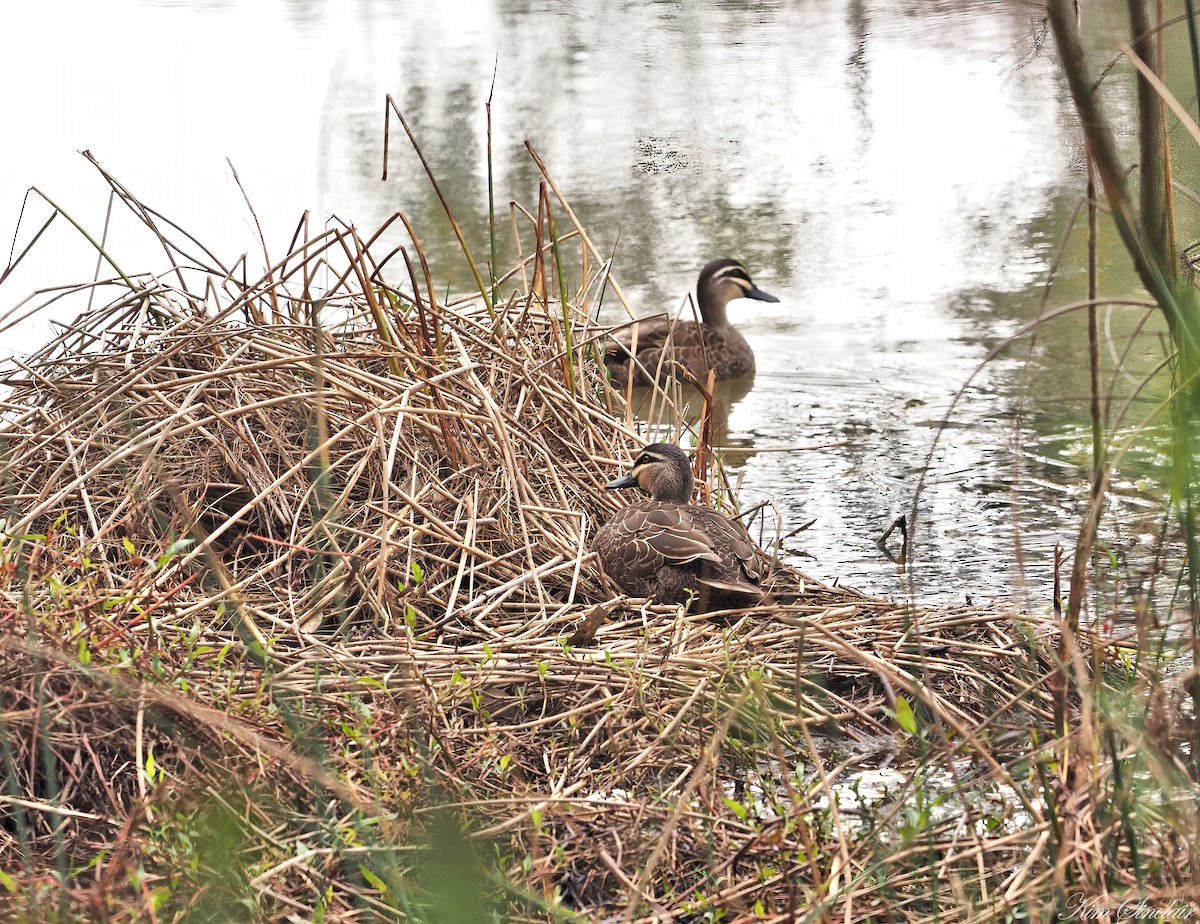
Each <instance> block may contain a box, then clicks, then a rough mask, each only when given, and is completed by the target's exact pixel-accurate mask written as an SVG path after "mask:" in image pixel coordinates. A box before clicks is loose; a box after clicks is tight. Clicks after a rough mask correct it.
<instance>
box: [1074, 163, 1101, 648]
mask: <svg viewBox="0 0 1200 924" xmlns="http://www.w3.org/2000/svg"><path fill="white" fill-rule="evenodd" d="M1087 164H1088V179H1087V216H1088V223H1087V227H1088V269H1087V286H1088V302H1089V304H1088V369H1089V372H1090V379H1089V385H1090V388H1089V391H1090V395H1091V403H1090V409H1091V419H1092V488H1091V493H1090V495H1089V498H1088V508H1087V512H1086V513H1085V515H1084V519H1083V522H1082V523H1081V524H1080V527H1079V538H1078V540H1077V541H1076V543H1075V559H1074V562H1073V563H1072V566H1071V587H1070V591H1069V597H1068V599H1067V625H1068V626H1069V627H1070V630H1071V633H1072V635H1077V634H1078V633H1079V614H1080V611H1081V610H1082V609H1083V592H1084V587H1085V585H1086V582H1087V565H1088V561H1090V559H1091V557H1092V549H1093V547H1094V546H1095V543H1096V534H1097V533H1098V532H1099V529H1100V517H1101V515H1102V513H1103V511H1104V491H1105V487H1106V484H1107V480H1108V461H1107V458H1106V452H1105V446H1104V415H1103V411H1102V409H1101V397H1100V334H1099V325H1098V324H1097V319H1096V299H1097V297H1098V290H1099V285H1098V276H1099V263H1100V259H1099V246H1100V245H1099V241H1100V209H1099V203H1098V202H1097V201H1096V192H1097V190H1096V168H1095V164H1094V163H1093V162H1092V158H1091V155H1090V153H1089V155H1088V159H1087Z"/></svg>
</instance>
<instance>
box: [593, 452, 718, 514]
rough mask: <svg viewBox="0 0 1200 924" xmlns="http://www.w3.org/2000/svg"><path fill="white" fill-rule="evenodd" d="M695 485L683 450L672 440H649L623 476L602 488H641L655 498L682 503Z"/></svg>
mask: <svg viewBox="0 0 1200 924" xmlns="http://www.w3.org/2000/svg"><path fill="white" fill-rule="evenodd" d="M695 484H696V481H695V479H694V478H693V477H692V466H691V463H690V462H689V461H688V457H687V453H686V452H684V451H683V450H682V449H680V448H679V447H678V446H676V445H674V444H673V443H651V444H650V445H649V446H647V447H646V448H645V449H643V450H642V451H641V452H640V453H638V457H637V458H636V459H635V460H634V462H633V468H631V469H630V470H629V473H628V474H627V475H624V476H623V477H621V478H618V479H617V480H616V481H610V482H609V483H608V484H606V485H605V486H604V487H605V488H608V489H610V490H619V489H621V488H641V489H642V490H643V491H645V492H646V493H647V494H649V495H650V496H651V497H652V498H653V499H654V500H656V501H663V502H666V503H674V504H686V503H688V501H690V500H691V498H692V488H694V487H695Z"/></svg>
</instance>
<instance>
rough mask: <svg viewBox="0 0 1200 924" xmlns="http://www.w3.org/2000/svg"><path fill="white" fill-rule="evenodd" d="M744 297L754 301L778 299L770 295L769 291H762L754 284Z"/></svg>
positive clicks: (774, 300)
mask: <svg viewBox="0 0 1200 924" xmlns="http://www.w3.org/2000/svg"><path fill="white" fill-rule="evenodd" d="M746 298H752V299H754V300H755V301H759V302H777V301H779V299H777V298H776V297H775V296H774V295H771V294H770V293H769V292H764V291H763V290H762V289H760V288H759V287H758V286H754V287H753V288H752V289H751V290H750V291H749V292H747V293H746Z"/></svg>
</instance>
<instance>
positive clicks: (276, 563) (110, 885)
mask: <svg viewBox="0 0 1200 924" xmlns="http://www.w3.org/2000/svg"><path fill="white" fill-rule="evenodd" d="M539 227H540V226H539ZM546 241H547V239H543V238H541V237H539V240H538V246H537V247H535V249H534V255H533V256H532V257H530V258H527V259H525V260H523V261H522V262H521V263H520V265H519V266H518V267H517V269H516V270H514V271H513V273H511V274H509V276H508V277H507V279H505V280H501V281H500V282H499V283H498V285H497V286H496V287H495V288H494V289H493V290H492V291H491V292H490V293H489V295H492V294H494V293H499V292H504V291H507V292H508V293H509V294H508V295H505V296H504V297H498V296H497V297H495V298H494V303H493V302H491V301H489V303H488V304H485V303H484V300H483V298H482V297H480V296H479V295H478V294H476V296H475V297H474V298H473V299H466V300H463V301H460V302H455V303H450V304H446V303H443V302H439V300H438V299H437V298H436V297H435V295H434V290H433V286H432V284H427V285H425V286H424V287H422V286H420V285H418V283H417V274H416V273H413V272H411V265H410V272H409V274H408V275H407V276H406V278H405V283H406V284H405V285H403V286H400V285H393V284H392V283H391V282H389V281H388V280H387V279H386V278H385V274H384V272H383V266H382V264H380V263H377V262H376V261H375V260H374V259H373V258H372V256H371V253H370V246H369V242H364V241H362V240H361V239H359V238H358V237H357V235H355V234H354V233H353V232H352V231H339V232H336V233H330V234H327V235H322V236H318V237H316V238H314V239H312V240H307V241H305V242H304V243H303V244H302V245H300V246H297V247H295V248H293V250H292V252H291V253H290V254H289V255H288V257H287V258H286V259H284V260H283V261H282V262H280V263H277V264H276V265H275V266H274V267H273V269H272V270H271V271H270V272H269V273H267V274H266V275H265V276H264V277H263V278H262V279H260V280H258V281H257V282H245V281H243V282H235V281H234V277H233V275H232V274H230V273H229V272H228V271H226V270H225V268H223V267H219V266H211V265H210V266H204V265H201V266H189V267H187V268H184V267H183V266H182V264H181V263H176V264H175V265H174V266H173V267H172V269H171V272H169V273H166V274H162V275H159V276H154V277H138V278H137V279H132V278H130V277H123V278H121V279H114V280H111V281H110V282H109V283H107V284H104V285H99V284H97V285H96V286H93V287H85V288H96V289H104V288H111V287H112V286H116V288H117V290H118V292H119V294H118V296H117V297H116V298H114V299H112V300H111V301H110V302H109V303H108V304H107V305H106V306H105V307H103V308H99V309H95V310H90V311H87V312H84V313H83V314H82V315H81V316H80V317H79V318H78V319H77V320H76V321H75V322H74V323H72V324H71V325H70V326H69V327H68V328H66V329H65V332H64V333H63V334H62V335H61V336H59V337H58V338H57V339H56V340H54V341H53V342H52V343H50V344H49V345H48V346H47V347H45V348H44V349H43V350H41V351H40V352H38V353H37V354H36V355H34V356H32V357H30V358H28V359H27V360H21V361H14V363H13V364H11V365H10V367H9V368H8V369H7V370H6V375H5V379H4V386H5V387H6V388H7V389H8V394H7V396H6V397H5V398H4V400H3V404H2V413H3V418H2V419H3V425H2V429H0V449H2V451H3V467H2V478H0V484H2V485H3V492H4V505H3V517H4V523H3V530H2V536H0V541H2V543H3V544H2V546H0V556H2V557H0V566H2V570H0V574H2V583H0V633H2V636H0V675H2V677H3V683H0V708H2V713H0V723H2V725H0V729H2V731H3V735H4V747H3V753H2V754H0V757H2V759H3V770H4V773H3V775H4V778H5V794H4V796H3V805H4V809H3V814H2V816H0V817H2V821H0V869H2V870H3V874H4V880H3V881H4V882H5V883H12V884H14V888H16V885H15V884H19V885H20V888H21V889H23V890H24V891H23V892H22V893H21V894H25V895H36V894H37V893H38V890H39V889H41V890H44V891H45V893H46V894H47V895H53V896H56V899H55V900H56V901H57V902H58V903H59V904H58V907H60V908H61V914H62V918H63V919H73V918H74V917H80V918H84V917H91V918H98V919H104V920H133V919H139V920H140V919H143V918H142V917H141V915H142V914H143V913H146V912H147V911H149V913H150V914H152V915H153V916H155V917H156V919H158V920H181V919H184V918H187V917H188V916H189V915H191V914H199V915H201V917H204V916H205V915H208V917H205V918H204V919H212V920H218V919H220V920H259V919H261V920H280V921H282V920H310V919H321V920H326V921H333V920H341V921H352V920H372V919H377V918H378V919H399V920H426V919H428V920H463V921H468V920H488V919H494V920H572V919H578V920H584V919H606V920H608V919H612V920H622V919H623V920H639V921H644V920H666V919H672V920H681V921H700V920H717V919H723V917H722V916H724V919H734V918H738V917H739V915H740V916H741V917H740V918H739V919H741V920H748V919H751V918H752V917H755V916H762V917H763V918H771V919H776V920H789V919H796V920H798V919H799V917H797V915H798V914H800V910H802V909H805V908H809V907H825V908H826V909H833V908H834V907H836V908H837V912H836V913H837V915H838V916H839V917H841V918H843V919H844V920H847V921H852V920H865V919H867V918H872V919H877V918H879V917H884V918H889V919H905V920H910V919H911V920H917V919H923V918H924V917H926V916H928V915H929V914H930V913H935V914H936V913H938V912H937V909H938V908H940V909H942V910H943V912H944V911H945V909H947V908H957V909H960V910H961V914H959V913H958V912H956V913H955V914H956V916H969V915H970V914H976V915H983V916H987V914H991V913H995V914H1004V913H1007V912H1008V911H1010V910H1011V909H1012V908H1014V907H1017V906H1018V905H1020V904H1021V902H1022V901H1025V900H1026V898H1025V893H1024V892H1023V891H1022V888H1021V886H1022V884H1023V883H1028V882H1036V881H1043V880H1044V879H1045V878H1046V877H1047V876H1054V875H1055V869H1056V868H1057V864H1058V863H1059V862H1061V859H1062V858H1061V857H1058V858H1055V857H1052V856H1050V855H1049V854H1048V853H1047V852H1046V851H1045V850H1042V851H1035V850H1032V847H1033V846H1035V845H1037V844H1038V843H1039V841H1040V842H1041V843H1043V846H1044V842H1045V838H1046V837H1047V836H1048V832H1051V831H1052V830H1054V825H1056V824H1060V823H1061V820H1060V819H1057V818H1056V817H1055V816H1054V815H1053V813H1052V812H1050V811H1048V809H1047V803H1046V801H1045V798H1044V795H1045V788H1044V786H1043V785H1042V783H1043V782H1044V781H1040V782H1039V781H1038V780H1031V778H1030V770H1029V767H1030V766H1032V765H1033V764H1032V763H1031V761H1033V757H1034V754H1035V753H1036V751H1037V749H1038V747H1040V745H1039V743H1038V736H1039V735H1043V736H1044V738H1045V739H1053V738H1054V737H1055V733H1054V727H1055V725H1054V705H1055V703H1054V697H1053V696H1052V693H1051V691H1052V683H1051V682H1050V681H1051V680H1052V678H1053V677H1054V676H1055V671H1056V664H1057V663H1058V661H1057V659H1056V654H1055V652H1056V648H1055V646H1056V645H1057V641H1056V635H1055V633H1054V632H1053V630H1052V629H1051V627H1050V624H1049V623H1048V622H1046V621H1044V620H1042V619H1041V618H1038V617H1027V616H1021V615H1017V614H1013V613H1007V612H999V611H994V610H987V609H980V608H973V607H947V608H938V609H929V608H921V607H917V606H914V605H911V604H908V603H898V602H895V601H892V600H886V599H878V598H873V597H869V596H866V595H863V594H860V593H856V592H854V591H852V590H849V589H846V588H842V587H830V586H825V585H823V584H821V583H819V582H817V581H814V580H812V579H811V578H808V577H806V576H805V575H803V574H802V573H800V572H798V571H797V570H795V569H794V568H792V567H790V566H789V565H787V564H786V563H783V562H780V561H773V562H772V564H771V568H772V579H771V580H772V585H773V590H774V593H775V595H776V597H777V600H778V602H776V603H774V604H772V605H771V606H764V607H760V608H756V609H752V610H746V611H734V612H726V613H721V614H707V615H695V614H689V613H687V612H685V611H681V610H679V609H678V608H675V607H663V606H656V605H652V604H650V603H648V602H647V601H644V600H635V599H629V598H627V597H624V596H621V595H619V594H617V593H615V591H614V590H613V589H612V588H611V587H610V586H609V585H608V584H607V583H606V580H605V578H604V576H603V575H602V574H601V573H600V571H599V569H598V566H597V565H596V563H595V561H594V558H593V556H591V555H589V553H588V550H587V544H588V537H589V535H591V533H592V532H593V531H594V529H595V528H596V526H597V525H598V524H600V523H602V522H603V521H604V520H605V518H606V517H607V516H608V515H610V514H611V512H612V511H613V510H614V509H615V505H617V504H619V503H620V502H621V498H617V497H613V496H611V494H608V493H606V492H605V491H603V490H602V486H603V484H604V483H605V482H606V481H607V480H609V479H610V478H611V477H612V476H613V473H614V471H615V470H616V469H617V468H618V467H619V466H623V465H626V464H628V463H629V461H630V459H631V455H632V453H633V452H635V451H636V448H637V446H638V445H639V444H641V443H642V442H644V441H645V439H646V438H645V436H644V434H642V433H641V432H640V430H639V425H638V424H637V423H636V421H635V420H634V419H633V418H632V417H631V416H630V415H629V414H628V412H627V410H626V404H625V402H624V396H622V395H620V394H618V393H616V392H614V391H613V389H612V388H611V387H610V385H609V383H608V381H607V378H606V376H605V373H604V370H603V366H602V364H600V363H599V362H598V347H602V340H603V330H602V329H600V328H597V327H596V326H595V325H594V324H593V322H592V321H591V320H590V316H591V314H592V308H593V307H594V306H593V305H592V304H591V302H592V301H594V299H595V298H596V296H597V292H598V291H599V289H600V288H601V285H599V284H598V277H599V275H600V273H599V272H598V271H595V272H593V271H589V266H591V267H598V264H597V263H596V262H595V261H594V260H592V261H591V262H590V263H589V259H588V253H587V251H586V249H585V248H583V247H581V248H580V250H581V253H582V256H581V257H580V259H579V260H578V264H577V265H575V266H573V267H572V273H571V274H569V273H566V272H563V273H562V274H561V275H558V274H557V273H555V272H553V271H548V259H549V258H550V257H551V256H558V257H559V258H560V260H561V254H560V251H562V250H565V249H566V248H567V242H564V240H559V241H555V242H553V243H547V242H546ZM406 259H407V256H406ZM339 261H340V262H339ZM383 262H384V263H386V262H387V261H386V260H385V261H383ZM422 262H423V257H422ZM560 265H561V264H560ZM425 273H426V278H427V279H428V278H429V277H428V270H426V271H425ZM572 274H573V278H574V280H575V282H574V284H573V286H572V288H571V290H570V291H569V292H566V291H565V289H566V286H565V283H564V282H563V280H566V279H567V278H570V276H571V275H572ZM556 281H557V282H558V283H559V286H558V288H559V290H560V291H558V292H556V291H555V282H556ZM319 283H320V284H319ZM701 452H702V453H705V454H706V455H705V459H704V461H705V462H708V461H712V457H711V455H710V454H708V450H706V449H705V448H704V447H703V446H702V447H701ZM711 468H712V471H713V473H714V474H713V475H712V476H711V478H710V480H709V481H708V482H707V484H706V487H707V489H708V491H707V493H708V496H709V497H710V499H719V500H722V501H724V502H726V503H729V502H730V497H731V492H730V491H729V490H728V485H727V484H726V483H725V482H724V481H723V480H722V479H721V477H720V468H719V465H717V464H715V461H714V464H712V466H711ZM763 554H764V559H765V560H771V558H772V556H771V555H770V554H769V553H768V552H766V551H764V553H763ZM888 764H895V765H896V766H904V767H907V768H909V769H908V770H906V772H905V774H904V775H903V776H902V777H901V779H900V781H899V782H896V783H893V784H890V786H889V792H888V793H887V794H886V797H883V798H882V800H881V802H880V803H879V805H878V806H876V807H873V808H866V807H863V808H861V809H854V808H849V807H846V806H845V804H844V803H845V801H846V799H847V798H848V797H847V796H846V794H845V793H838V792H835V789H834V786H835V784H837V782H838V781H839V780H841V779H845V778H847V777H848V776H849V775H852V774H853V773H854V772H855V771H856V770H861V769H863V768H872V769H875V770H878V768H880V767H884V766H886V765H888ZM935 771H936V772H938V773H946V774H951V775H952V776H953V778H954V779H955V780H957V781H958V782H960V783H961V784H962V785H961V786H960V787H958V788H957V789H956V790H955V791H956V792H957V793H958V795H956V796H955V797H954V798H953V799H950V800H949V802H948V803H947V807H946V810H945V811H941V812H933V813H929V812H928V811H927V812H926V814H925V815H924V816H922V817H923V818H924V821H923V822H922V825H921V826H920V832H921V833H920V838H919V839H918V840H917V841H914V840H913V838H912V835H911V832H909V828H906V825H909V827H911V824H910V822H911V819H910V816H909V814H908V813H911V811H912V810H913V809H912V806H913V804H914V803H913V800H914V799H916V800H918V801H920V800H921V799H925V798H928V794H927V793H926V792H925V790H924V789H923V788H922V784H921V779H922V774H928V773H932V772H935ZM997 793H1007V794H1008V796H1006V797H1005V799H1003V800H1001V802H996V801H995V799H996V798H997V797H996V794H997ZM988 799H992V800H993V801H992V802H988ZM997 806H1001V807H997ZM927 808H928V806H926V809H927ZM1083 814H1084V815H1086V812H1084V813H1083ZM1072 823H1074V824H1077V825H1080V826H1081V827H1082V828H1086V827H1087V825H1088V823H1089V821H1088V819H1087V818H1086V817H1084V818H1083V819H1082V820H1081V819H1080V818H1076V819H1075V820H1074V821H1073V822H1072ZM906 832H908V833H906ZM1097 836H1099V835H1097ZM918 848H919V849H918ZM1144 849H1145V850H1147V851H1149V852H1155V851H1160V852H1162V853H1169V852H1171V851H1173V850H1177V849H1179V848H1178V846H1177V845H1171V844H1168V843H1165V842H1164V843H1162V844H1147V845H1145V847H1144ZM884 856H886V860H881V859H880V858H881V857H884ZM1161 868H1162V869H1167V868H1169V865H1168V864H1165V863H1164V864H1163V865H1162V867H1161ZM885 871H886V874H885ZM814 903H816V905H814ZM822 903H824V905H822ZM798 909H799V910H798ZM971 909H974V910H971ZM789 914H790V915H791V916H792V917H791V918H789V917H788V915H789ZM222 915H223V917H222Z"/></svg>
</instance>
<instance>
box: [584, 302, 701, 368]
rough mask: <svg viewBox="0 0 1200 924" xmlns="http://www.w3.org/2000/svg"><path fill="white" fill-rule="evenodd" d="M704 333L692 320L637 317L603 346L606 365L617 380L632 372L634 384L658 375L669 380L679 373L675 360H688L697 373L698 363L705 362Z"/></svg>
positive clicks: (685, 361)
mask: <svg viewBox="0 0 1200 924" xmlns="http://www.w3.org/2000/svg"><path fill="white" fill-rule="evenodd" d="M703 337H704V335H703V334H702V333H701V331H700V328H699V326H698V325H697V324H696V323H695V322H693V321H672V320H670V319H668V318H649V319H647V320H644V321H635V322H634V323H632V324H630V325H629V327H627V328H625V329H624V330H621V331H618V332H616V333H615V334H613V336H612V338H611V339H610V340H609V342H608V345H607V346H606V347H605V349H604V365H605V366H606V367H607V368H608V371H609V372H610V373H611V374H612V376H613V378H614V379H616V380H617V382H618V383H623V382H626V381H628V380H629V378H630V377H631V376H632V377H633V379H634V384H635V385H648V384H650V383H651V382H653V381H654V380H655V378H658V379H659V380H660V381H667V380H670V379H672V378H675V377H677V372H676V370H675V369H674V368H673V367H672V365H671V364H672V362H682V363H684V364H686V365H687V366H688V367H689V368H691V369H692V370H693V374H695V367H696V366H697V363H698V362H699V364H700V365H703V363H702V361H699V356H700V354H701V352H702V347H701V343H702V341H703ZM635 351H636V352H635ZM693 354H695V355H693Z"/></svg>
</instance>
